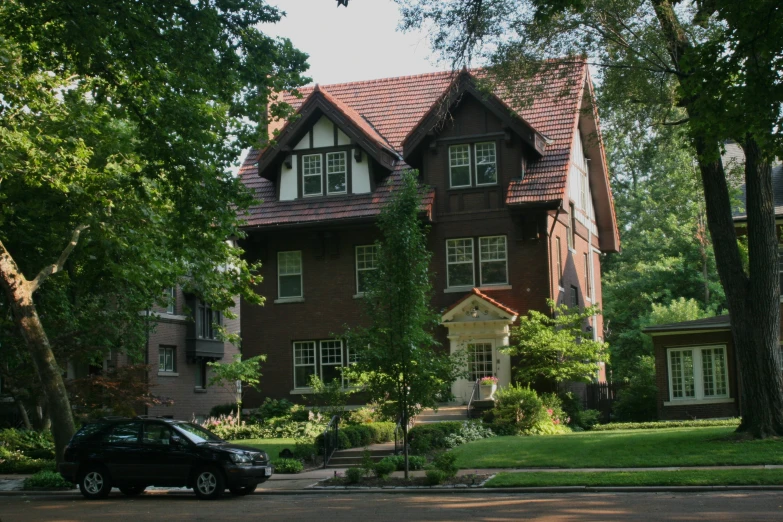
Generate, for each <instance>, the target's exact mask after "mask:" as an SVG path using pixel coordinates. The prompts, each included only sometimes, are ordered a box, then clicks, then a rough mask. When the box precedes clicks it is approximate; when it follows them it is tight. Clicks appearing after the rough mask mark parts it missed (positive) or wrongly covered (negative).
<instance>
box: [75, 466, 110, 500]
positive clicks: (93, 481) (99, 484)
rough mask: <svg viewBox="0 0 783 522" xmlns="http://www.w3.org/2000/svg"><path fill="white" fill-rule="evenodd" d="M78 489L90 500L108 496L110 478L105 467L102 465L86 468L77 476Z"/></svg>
mask: <svg viewBox="0 0 783 522" xmlns="http://www.w3.org/2000/svg"><path fill="white" fill-rule="evenodd" d="M79 491H81V492H82V495H84V497H85V498H88V499H90V500H95V499H99V498H106V497H108V496H109V492H110V491H111V480H110V479H109V473H108V472H107V471H106V468H104V467H103V466H94V467H90V468H87V469H86V470H85V471H84V473H82V474H81V477H80V478H79Z"/></svg>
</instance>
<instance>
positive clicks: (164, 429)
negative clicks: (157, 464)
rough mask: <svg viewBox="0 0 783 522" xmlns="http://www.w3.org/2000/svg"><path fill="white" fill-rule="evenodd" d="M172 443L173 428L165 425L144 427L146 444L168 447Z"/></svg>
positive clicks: (147, 425) (156, 424) (155, 424)
mask: <svg viewBox="0 0 783 522" xmlns="http://www.w3.org/2000/svg"><path fill="white" fill-rule="evenodd" d="M170 441H171V428H169V427H168V426H166V425H165V424H160V423H150V424H146V425H145V426H144V439H143V442H144V444H156V445H163V446H168V445H169V442H170Z"/></svg>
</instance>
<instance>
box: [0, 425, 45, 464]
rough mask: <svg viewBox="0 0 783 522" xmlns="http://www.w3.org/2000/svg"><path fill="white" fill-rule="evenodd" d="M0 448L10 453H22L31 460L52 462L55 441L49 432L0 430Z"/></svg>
mask: <svg viewBox="0 0 783 522" xmlns="http://www.w3.org/2000/svg"><path fill="white" fill-rule="evenodd" d="M0 447H4V448H5V449H7V450H9V451H20V452H22V454H24V456H25V457H27V458H30V459H45V460H51V459H53V458H54V439H52V434H51V433H50V432H48V431H44V432H37V431H31V430H17V429H14V428H9V429H5V430H0Z"/></svg>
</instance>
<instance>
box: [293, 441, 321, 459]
mask: <svg viewBox="0 0 783 522" xmlns="http://www.w3.org/2000/svg"><path fill="white" fill-rule="evenodd" d="M293 454H294V458H296V459H300V460H305V461H309V462H314V461H315V456H316V455H318V448H316V446H315V441H313V439H308V438H304V437H302V438H298V439H296V444H295V445H294V451H293Z"/></svg>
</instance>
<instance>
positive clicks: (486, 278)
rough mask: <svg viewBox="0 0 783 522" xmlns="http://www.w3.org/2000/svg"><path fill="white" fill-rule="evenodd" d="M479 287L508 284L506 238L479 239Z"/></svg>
mask: <svg viewBox="0 0 783 522" xmlns="http://www.w3.org/2000/svg"><path fill="white" fill-rule="evenodd" d="M479 257H480V263H479V267H480V272H481V286H484V285H503V284H506V283H508V272H507V270H506V269H507V264H506V236H493V237H480V238H479Z"/></svg>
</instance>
